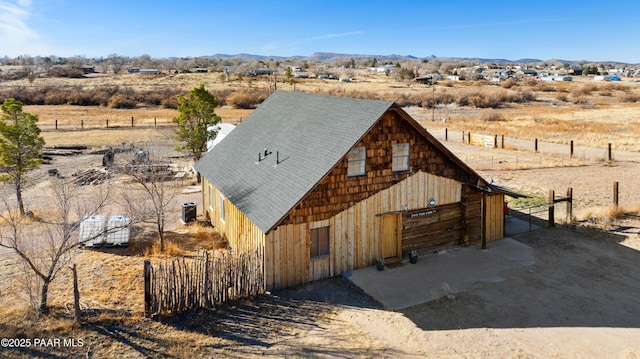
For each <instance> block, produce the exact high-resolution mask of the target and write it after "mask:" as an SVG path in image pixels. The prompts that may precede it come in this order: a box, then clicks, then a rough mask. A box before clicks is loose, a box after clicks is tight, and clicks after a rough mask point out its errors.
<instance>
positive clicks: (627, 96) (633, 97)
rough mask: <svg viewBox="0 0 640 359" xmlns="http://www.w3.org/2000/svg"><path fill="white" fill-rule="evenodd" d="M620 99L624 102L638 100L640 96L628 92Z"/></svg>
mask: <svg viewBox="0 0 640 359" xmlns="http://www.w3.org/2000/svg"><path fill="white" fill-rule="evenodd" d="M620 101H622V102H638V101H640V96H639V95H636V94H633V93H627V94H625V95H624V96H622V97H621V98H620Z"/></svg>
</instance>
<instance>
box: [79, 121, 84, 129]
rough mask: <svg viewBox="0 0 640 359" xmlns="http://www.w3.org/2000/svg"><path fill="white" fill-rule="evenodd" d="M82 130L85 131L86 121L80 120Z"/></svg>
mask: <svg viewBox="0 0 640 359" xmlns="http://www.w3.org/2000/svg"><path fill="white" fill-rule="evenodd" d="M80 128H81V129H84V120H80Z"/></svg>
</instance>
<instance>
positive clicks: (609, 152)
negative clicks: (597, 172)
mask: <svg viewBox="0 0 640 359" xmlns="http://www.w3.org/2000/svg"><path fill="white" fill-rule="evenodd" d="M607 153H608V155H609V161H611V160H612V159H613V153H612V152H611V144H609V148H608V151H607Z"/></svg>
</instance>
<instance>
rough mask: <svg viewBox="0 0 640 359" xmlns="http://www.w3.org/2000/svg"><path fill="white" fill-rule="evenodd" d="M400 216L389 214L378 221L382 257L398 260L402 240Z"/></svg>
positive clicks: (400, 254)
mask: <svg viewBox="0 0 640 359" xmlns="http://www.w3.org/2000/svg"><path fill="white" fill-rule="evenodd" d="M401 226H402V220H401V214H389V215H386V216H382V219H381V221H380V227H381V228H380V235H381V236H382V237H381V241H382V257H383V258H385V259H387V258H400V257H401V256H402V253H401V250H400V248H401V238H402V233H401V232H402V227H401Z"/></svg>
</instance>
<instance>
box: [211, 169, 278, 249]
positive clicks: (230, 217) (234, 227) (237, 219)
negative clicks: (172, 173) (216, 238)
mask: <svg viewBox="0 0 640 359" xmlns="http://www.w3.org/2000/svg"><path fill="white" fill-rule="evenodd" d="M209 186H210V184H209V182H208V181H207V180H206V179H203V183H202V188H203V192H204V196H203V201H204V202H203V203H204V207H205V211H206V215H207V218H209V220H210V222H211V224H212V225H213V226H214V227H216V229H217V230H218V232H219V233H220V235H221V236H222V238H224V239H225V240H226V241H227V244H228V246H229V247H230V248H231V250H232V251H235V252H236V253H253V252H254V251H256V250H263V248H264V239H265V235H264V233H262V231H260V229H258V227H256V225H255V224H253V222H251V220H249V219H248V218H247V217H246V216H245V215H244V214H243V213H242V212H240V210H238V208H237V207H236V206H234V205H233V203H231V202H230V201H229V200H228V199H226V198H225V199H224V208H225V221H224V222H223V221H222V220H221V219H220V191H218V189H217V188H216V187H215V186H212V187H211V188H212V190H211V191H210V190H209V188H210V187H209ZM210 195H213V201H212V203H213V208H211V207H210V206H209V203H210V202H209V196H210Z"/></svg>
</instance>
